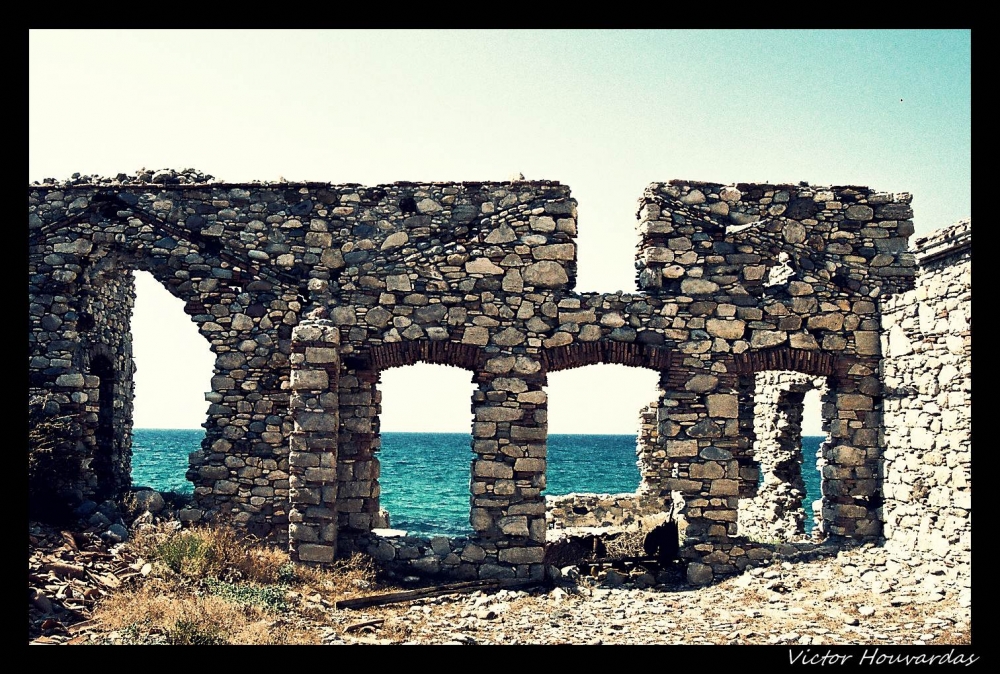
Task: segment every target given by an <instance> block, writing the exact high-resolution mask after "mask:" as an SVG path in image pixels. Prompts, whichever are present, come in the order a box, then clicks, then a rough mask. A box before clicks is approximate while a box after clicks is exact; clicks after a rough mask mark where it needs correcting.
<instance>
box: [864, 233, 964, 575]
mask: <svg viewBox="0 0 1000 674" xmlns="http://www.w3.org/2000/svg"><path fill="white" fill-rule="evenodd" d="M971 231H972V230H971V221H962V222H959V223H957V224H955V225H953V226H951V227H948V228H945V229H943V230H939V231H937V232H934V233H933V234H931V235H930V236H927V237H923V238H921V239H917V240H916V241H915V242H914V243H915V246H916V252H917V258H918V261H919V260H921V259H922V260H923V261H922V262H921V269H920V274H919V275H918V277H917V285H916V287H915V288H914V289H913V290H911V291H908V292H906V293H904V294H902V295H898V296H895V297H892V298H890V299H889V300H888V301H887V302H885V304H884V307H883V314H882V321H883V329H884V332H883V336H882V348H883V353H884V354H885V360H884V362H883V383H884V387H885V400H884V424H885V435H884V438H885V479H884V486H883V495H884V497H885V503H884V506H883V519H884V535H885V538H886V548H887V549H888V550H890V551H891V553H892V554H893V555H894V556H896V557H897V558H899V559H904V560H907V561H908V562H909V563H911V564H913V563H916V564H928V565H930V566H931V567H933V568H931V569H929V571H930V573H931V574H933V575H935V576H938V577H942V576H943V578H944V579H948V580H951V581H956V582H958V584H959V585H962V586H966V587H967V586H968V583H969V577H970V571H971V547H972V511H971V507H972V483H971V461H970V459H971V449H972V434H971V428H972V426H971V423H972V420H971V398H970V392H971V383H972V343H971V338H972V334H971V319H972V306H971V292H972V264H971Z"/></svg>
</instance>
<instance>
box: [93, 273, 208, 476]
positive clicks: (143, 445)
mask: <svg viewBox="0 0 1000 674" xmlns="http://www.w3.org/2000/svg"><path fill="white" fill-rule="evenodd" d="M135 290H136V298H135V307H134V309H133V313H132V353H133V357H134V359H135V363H136V372H135V375H134V377H135V401H134V411H133V419H134V428H133V431H132V484H133V485H135V486H143V487H151V488H153V489H156V490H158V491H173V492H179V493H191V492H192V491H193V485H192V484H191V483H190V482H189V481H188V480H187V479H186V477H185V473H186V472H187V469H188V455H189V454H191V453H192V452H195V451H198V450H199V449H200V448H201V441H202V439H203V438H204V437H205V431H204V429H203V428H201V426H202V425H203V424H204V422H205V416H206V403H205V392H206V391H210V390H211V384H210V382H211V378H212V371H213V367H214V361H215V358H214V356H213V354H212V352H211V350H210V349H209V347H208V344H207V343H206V342H205V338H204V337H203V336H202V335H201V334H200V333H199V332H198V328H197V326H196V325H195V324H194V323H193V322H192V321H191V318H190V317H189V316H188V315H187V314H186V313H185V312H184V302H182V301H181V300H180V299H178V298H176V297H174V296H173V295H171V294H170V293H169V292H168V291H167V290H166V288H164V287H163V286H162V285H161V284H160V282H159V281H157V280H156V279H155V278H154V277H153V275H152V274H150V273H148V272H144V271H136V272H135ZM102 399H103V398H102Z"/></svg>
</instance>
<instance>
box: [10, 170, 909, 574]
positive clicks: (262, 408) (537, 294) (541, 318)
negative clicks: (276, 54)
mask: <svg viewBox="0 0 1000 674" xmlns="http://www.w3.org/2000/svg"><path fill="white" fill-rule="evenodd" d="M28 192H29V193H28V201H29V204H28V206H29V209H28V210H29V223H28V225H29V236H30V246H31V247H30V251H29V275H30V277H29V295H30V297H31V299H32V306H33V307H34V306H37V307H39V309H37V310H35V311H33V313H32V314H31V334H32V346H31V353H30V355H29V357H30V358H31V359H36V358H46V359H51V358H53V357H54V356H60V355H61V356H62V358H61V360H60V362H59V364H58V366H49V367H35V366H32V367H31V374H32V383H31V386H32V389H31V392H30V393H32V394H43V393H46V392H48V393H64V392H65V391H66V389H65V388H64V387H65V386H66V385H68V384H67V382H71V381H72V382H77V380H78V376H82V377H84V379H83V383H84V384H86V379H85V377H86V376H89V375H88V368H89V363H88V361H87V356H86V354H87V353H89V352H90V350H91V349H92V348H93V347H94V346H95V345H97V344H101V343H103V342H102V340H103V339H104V337H102V331H104V330H107V331H109V332H111V333H114V337H113V339H114V340H117V344H118V345H119V347H118V348H117V350H116V351H115V353H116V358H117V360H118V361H122V362H124V361H125V360H128V358H127V355H128V354H127V349H126V348H125V344H126V342H127V329H126V327H125V325H122V324H119V323H116V322H115V321H114V320H112V319H109V324H108V326H109V327H106V328H105V327H101V326H98V325H96V323H95V324H93V325H91V324H87V323H82V322H80V321H79V319H78V317H79V316H80V312H81V311H82V310H83V307H84V304H85V298H86V297H87V288H89V287H96V286H100V284H101V279H102V278H103V277H109V278H111V277H114V278H118V277H121V278H124V277H127V276H128V275H129V274H130V272H131V271H132V270H135V269H142V270H146V271H149V272H151V273H152V274H153V276H154V277H155V278H157V279H158V280H159V281H160V283H162V284H163V285H164V286H165V287H166V288H167V289H168V290H169V291H170V292H171V293H173V294H174V295H175V296H177V297H180V298H181V299H183V300H184V301H185V310H186V311H187V313H188V314H189V315H190V316H191V319H192V320H193V321H194V322H195V324H196V325H197V326H198V329H199V331H200V332H201V334H202V335H203V336H204V337H205V340H206V345H207V346H208V348H210V349H211V350H212V352H213V353H214V354H215V355H216V363H215V373H214V376H213V378H212V391H211V392H209V393H208V394H207V398H208V399H209V401H210V402H211V406H210V408H209V410H208V416H207V419H206V422H205V428H206V436H205V439H204V441H203V443H202V448H201V450H200V451H198V452H195V453H194V454H193V455H192V456H191V463H190V469H189V471H188V477H189V479H190V480H191V481H192V482H193V483H194V486H195V489H194V497H195V507H192V508H190V509H188V510H187V511H186V512H185V517H187V518H188V519H197V518H200V517H213V516H225V517H228V518H230V519H231V520H232V521H234V522H235V523H236V524H238V525H241V526H245V527H247V528H248V529H249V530H250V531H252V532H254V533H257V534H259V535H262V536H269V537H271V538H274V539H276V540H279V541H289V533H290V532H292V534H293V535H292V538H291V540H290V541H289V545H290V547H291V549H292V551H293V553H295V554H297V555H298V556H299V558H312V559H315V560H316V561H324V560H326V559H328V558H329V557H330V556H331V555H332V554H335V553H336V554H345V553H348V552H350V551H351V550H355V549H365V548H367V547H368V546H369V544H370V542H371V541H372V540H373V538H372V534H371V529H373V528H375V526H376V524H377V523H378V522H379V520H380V518H379V493H380V486H379V481H378V480H379V473H380V469H379V462H378V449H379V420H378V415H379V410H380V400H381V394H380V392H379V390H378V381H379V373H380V372H381V370H383V369H385V368H388V367H396V366H401V365H409V364H413V363H416V362H428V363H442V364H446V365H451V366H456V367H461V368H464V369H466V370H468V371H469V372H470V375H471V377H472V379H473V381H474V383H475V385H476V388H475V391H474V393H473V396H472V400H471V401H470V403H471V409H472V413H473V422H472V428H471V439H470V442H471V445H472V449H473V452H474V455H475V456H474V458H473V460H472V465H471V475H472V478H471V484H470V501H471V508H470V523H471V525H472V529H473V532H474V534H473V536H472V537H471V539H470V541H471V543H472V544H473V545H474V546H475V548H473V549H472V550H473V551H472V552H469V551H468V550H466V549H465V545H464V544H463V548H462V552H456V554H457V556H458V559H461V560H463V561H465V560H464V558H463V555H465V557H470V556H471V557H476V559H475V560H474V561H468V562H467V563H469V564H471V565H472V567H473V568H474V569H475V570H476V572H477V573H478V574H480V575H481V576H483V577H489V576H495V575H497V574H501V575H507V574H514V575H516V576H518V577H528V576H538V575H539V574H542V573H544V568H543V565H542V560H543V558H544V548H545V541H546V529H547V525H546V520H545V511H546V508H545V500H544V489H545V478H546V436H547V392H546V383H547V381H546V376H547V374H548V372H554V371H558V370H561V369H567V368H573V367H580V366H583V365H589V364H593V363H617V364H623V365H629V366H633V367H644V368H648V369H652V370H655V371H656V372H658V373H659V377H660V379H659V386H658V394H657V398H656V400H655V401H653V404H652V406H651V407H650V409H651V410H655V424H656V429H655V433H653V432H648V433H646V432H644V437H647V438H648V439H649V440H648V441H647V442H646V445H645V446H643V447H642V448H641V451H640V459H641V460H643V461H648V462H649V463H647V464H646V465H644V466H641V468H640V472H641V474H642V476H643V486H642V492H643V493H644V494H648V495H649V496H651V497H653V498H655V499H659V500H660V502H662V503H664V504H665V505H664V507H666V504H667V503H670V504H672V507H673V512H675V513H676V516H677V522H678V527H679V531H680V537H681V541H680V545H681V556H682V557H683V558H684V559H685V560H687V561H688V562H690V563H691V565H690V566H689V571H691V576H690V577H691V578H692V579H693V580H696V581H697V582H707V581H710V580H711V579H712V578H713V577H714V576H715V575H724V574H727V573H733V572H735V571H736V570H738V569H740V568H743V567H744V566H745V565H746V564H748V563H750V562H751V561H752V559H753V556H752V555H751V552H752V548H753V545H752V542H748V541H746V540H744V539H743V538H742V537H741V536H740V535H739V533H738V531H737V513H738V505H739V501H740V499H741V498H745V497H746V496H747V495H748V494H749V493H750V492H751V491H752V488H753V486H754V485H755V483H756V475H757V473H756V471H755V470H754V469H753V458H752V452H751V447H750V443H749V440H748V438H746V437H745V436H744V435H743V434H742V433H741V415H742V413H741V409H742V408H744V407H745V405H746V401H747V400H748V395H749V394H748V391H747V383H746V382H747V381H748V378H752V375H754V374H755V373H757V372H762V371H765V370H794V371H797V372H801V373H804V374H806V375H809V376H813V377H816V376H822V377H826V378H827V382H828V386H829V395H828V397H829V404H828V405H825V406H824V415H825V417H826V420H827V424H828V426H829V428H830V442H829V443H828V446H826V448H825V449H824V457H825V460H826V461H827V462H828V465H827V466H826V467H825V468H824V500H823V508H822V519H823V521H822V523H821V527H822V531H823V532H824V534H826V535H829V536H833V537H843V538H848V539H855V540H876V539H877V538H878V537H879V536H880V534H881V530H880V520H879V517H878V509H879V506H880V503H879V502H878V493H879V485H878V484H877V472H878V466H879V464H880V461H881V458H882V456H881V448H880V446H879V442H878V431H879V428H880V424H881V405H882V399H881V387H880V383H879V378H878V368H879V362H880V342H879V334H880V329H881V326H880V316H879V304H878V301H879V300H880V299H881V298H884V297H885V296H886V295H890V294H893V293H896V292H899V291H901V290H905V289H906V288H908V287H910V285H911V284H912V283H911V282H912V276H913V274H914V271H915V266H914V261H913V256H912V254H910V253H909V252H908V251H907V248H906V241H907V237H908V236H909V235H910V234H911V233H912V231H913V225H912V221H911V220H910V219H909V218H910V217H911V216H912V211H911V209H910V206H909V202H910V196H909V195H908V194H900V195H893V194H887V193H880V192H877V191H874V190H870V189H868V188H864V187H854V186H840V187H813V186H809V185H806V184H804V183H803V184H800V185H756V184H738V185H720V184H715V183H703V182H688V181H672V182H670V183H653V184H651V185H650V186H649V187H648V188H647V189H646V191H645V193H644V195H643V197H642V199H641V200H640V203H639V211H638V217H639V224H638V233H639V245H638V253H637V261H636V266H637V270H638V284H639V290H640V292H638V293H635V294H628V293H621V292H619V293H577V292H575V291H574V290H573V284H574V279H575V276H576V244H575V236H576V226H577V225H576V222H577V221H576V218H577V210H576V202H575V201H574V200H573V199H572V197H571V196H570V192H569V189H568V188H567V187H566V186H564V185H560V184H559V183H557V182H552V181H530V182H529V181H517V182H505V183H433V184H416V183H396V184H393V185H382V186H377V187H362V186H358V185H331V184H326V183H275V184H269V183H246V184H227V183H219V182H213V181H211V179H210V177H208V176H203V175H200V174H197V173H196V172H185V173H181V174H178V173H176V172H171V171H162V172H157V173H152V172H147V173H145V174H140V175H138V176H134V177H130V176H124V175H121V176H118V177H117V178H116V179H102V178H91V177H87V176H84V177H75V178H74V179H72V180H70V181H67V182H65V183H59V184H46V185H33V186H29V191H28ZM57 250H58V251H64V252H57ZM57 296H58V297H63V298H65V301H64V302H63V301H61V300H60V302H61V303H62V304H65V305H66V307H67V312H66V313H65V315H64V320H62V322H60V323H58V324H56V323H55V322H54V321H52V320H51V319H48V318H47V317H48V316H50V315H51V314H52V313H54V312H55V308H54V307H55V304H57V302H56V300H55V298H56V297H57ZM60 308H61V307H60ZM116 311H118V313H119V314H121V315H123V316H124V315H127V314H126V312H125V310H124V309H123V308H118V309H116ZM62 346H66V348H65V349H63V348H61V347H62ZM111 346H112V347H114V344H112V345H111ZM310 353H312V354H313V356H310ZM37 362H38V363H41V362H42V361H41V360H39V361H37ZM324 374H325V381H324V377H323V375H324ZM123 381H124V380H123ZM115 395H116V396H117V397H119V398H121V400H120V401H116V407H115V409H116V410H117V409H121V410H122V412H121V415H120V416H121V419H120V420H119V421H121V422H122V423H127V421H126V417H127V416H128V414H127V411H128V410H127V407H126V405H127V403H126V400H125V399H126V398H127V397H128V394H127V392H126V390H125V387H124V386H120V387H119V388H117V389H116V393H115ZM118 402H120V403H121V405H120V406H118ZM83 405H84V403H83V402H82V400H81V401H76V400H73V399H72V398H71V397H70V396H66V400H65V401H62V399H60V402H59V403H58V405H57V406H58V409H55V410H54V413H60V414H70V415H71V416H74V418H77V419H79V420H80V425H81V429H82V430H81V437H82V441H81V444H80V447H82V448H83V449H82V453H83V454H87V458H93V457H95V456H96V455H97V454H98V453H99V451H101V450H100V448H99V447H100V446H101V445H102V444H106V441H105V440H102V439H101V437H102V436H100V435H99V434H98V433H97V432H96V426H95V425H93V424H91V426H87V423H90V422H88V421H87V420H88V419H89V417H87V410H86V409H85V408H84V407H83ZM653 418H654V417H653V416H652V415H650V416H649V421H650V423H652V419H653ZM334 427H336V430H334ZM66 451H70V448H67V449H66ZM72 451H77V450H76V449H72ZM110 470H111V472H112V473H113V474H114V478H113V480H112V481H117V482H124V481H125V480H126V477H127V472H128V466H127V464H126V463H125V462H124V461H121V460H119V461H118V462H117V463H114V465H113V466H112V467H111V469H110ZM87 484H90V483H89V482H87V483H83V482H81V486H80V487H79V489H78V491H79V492H82V495H83V496H88V495H90V494H91V493H92V492H93V488H92V487H90V486H86V485H87ZM292 525H294V526H292ZM316 546H319V547H316ZM438 547H441V546H440V545H439V546H438ZM442 550H443V548H442ZM480 553H481V556H480ZM448 554H451V553H448ZM445 557H447V555H445ZM452 561H454V560H452ZM458 566H461V565H460V564H459V565H458ZM458 566H456V567H455V568H456V569H457V568H458ZM498 569H505V570H504V571H503V572H502V573H501V572H500V571H498ZM462 573H466V572H465V571H463V572H462Z"/></svg>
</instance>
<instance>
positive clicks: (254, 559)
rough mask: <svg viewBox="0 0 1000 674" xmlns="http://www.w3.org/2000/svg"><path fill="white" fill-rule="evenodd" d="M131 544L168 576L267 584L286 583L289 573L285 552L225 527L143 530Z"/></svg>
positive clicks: (150, 528)
mask: <svg viewBox="0 0 1000 674" xmlns="http://www.w3.org/2000/svg"><path fill="white" fill-rule="evenodd" d="M131 545H132V547H133V549H134V550H135V552H136V553H137V554H138V555H139V556H141V557H144V558H148V559H153V560H156V561H157V562H159V563H160V564H162V565H163V567H165V568H166V569H168V570H169V571H170V572H171V573H174V574H177V575H179V576H181V577H184V578H187V579H190V580H202V579H205V578H217V579H221V580H226V581H237V580H245V581H251V582H255V583H264V584H271V583H279V582H287V581H288V580H290V576H291V573H292V564H291V560H290V559H289V557H288V553H287V552H285V551H284V550H279V549H277V548H274V547H270V546H267V545H264V544H262V543H260V542H259V541H257V540H256V539H254V538H252V537H249V536H245V535H241V534H240V533H238V532H237V531H236V530H234V529H232V528H230V527H226V526H207V525H205V526H200V527H193V528H191V529H184V530H178V529H176V528H171V527H169V526H159V527H146V528H144V529H141V530H140V531H139V532H137V533H136V535H135V537H134V538H133V540H132V543H131Z"/></svg>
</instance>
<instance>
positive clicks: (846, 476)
mask: <svg viewBox="0 0 1000 674" xmlns="http://www.w3.org/2000/svg"><path fill="white" fill-rule="evenodd" d="M828 382H829V391H828V393H827V394H826V395H825V396H824V398H823V401H824V402H823V417H824V427H825V426H826V423H829V425H830V430H829V437H828V438H827V441H826V442H824V443H823V446H822V448H821V451H822V455H823V457H822V458H823V460H824V462H825V465H823V467H822V474H823V521H822V523H821V527H822V533H823V534H826V535H831V536H844V537H848V538H855V539H861V540H870V539H875V538H878V536H879V535H880V534H881V522H880V520H879V516H878V509H879V506H880V504H881V499H882V496H881V485H880V484H879V475H880V473H879V464H880V462H881V460H882V450H881V448H880V446H879V429H880V427H881V422H882V396H881V385H880V383H879V379H878V365H877V361H875V360H874V359H872V360H865V361H858V362H855V363H854V364H852V365H851V366H850V368H849V370H848V371H847V372H846V373H838V374H837V375H836V376H833V377H830V378H829V380H828Z"/></svg>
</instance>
